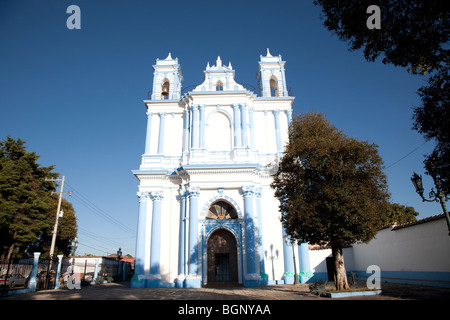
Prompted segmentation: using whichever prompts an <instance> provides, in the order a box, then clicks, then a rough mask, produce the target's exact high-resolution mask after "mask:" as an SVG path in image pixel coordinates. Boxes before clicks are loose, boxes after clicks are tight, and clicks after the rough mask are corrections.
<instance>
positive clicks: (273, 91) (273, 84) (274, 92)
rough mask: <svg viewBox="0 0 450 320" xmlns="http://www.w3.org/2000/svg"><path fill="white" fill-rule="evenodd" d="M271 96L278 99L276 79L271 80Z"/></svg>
mask: <svg viewBox="0 0 450 320" xmlns="http://www.w3.org/2000/svg"><path fill="white" fill-rule="evenodd" d="M270 96H271V97H278V96H279V95H278V80H277V78H275V77H272V78H270Z"/></svg>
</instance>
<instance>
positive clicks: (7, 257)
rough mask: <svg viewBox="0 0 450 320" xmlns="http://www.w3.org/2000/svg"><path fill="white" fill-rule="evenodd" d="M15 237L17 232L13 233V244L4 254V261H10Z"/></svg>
mask: <svg viewBox="0 0 450 320" xmlns="http://www.w3.org/2000/svg"><path fill="white" fill-rule="evenodd" d="M16 237H17V231H14V234H13V242H12V244H11V246H10V247H9V249H8V253H7V254H6V261H9V260H10V259H11V256H12V253H13V251H14V244H15V241H16Z"/></svg>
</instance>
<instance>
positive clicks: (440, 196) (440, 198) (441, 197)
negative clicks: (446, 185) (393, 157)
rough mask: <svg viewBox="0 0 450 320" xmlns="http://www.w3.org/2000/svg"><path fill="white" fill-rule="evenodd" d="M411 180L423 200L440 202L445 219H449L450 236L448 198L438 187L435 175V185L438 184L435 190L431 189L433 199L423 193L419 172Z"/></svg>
mask: <svg viewBox="0 0 450 320" xmlns="http://www.w3.org/2000/svg"><path fill="white" fill-rule="evenodd" d="M411 181H412V183H413V185H414V188H415V189H416V192H417V193H418V194H419V195H420V197H421V198H422V201H427V202H434V201H436V202H440V204H441V207H442V210H443V211H444V215H445V219H446V220H447V227H448V235H449V236H450V217H449V215H448V211H447V206H446V205H445V201H447V200H448V198H447V195H445V194H444V193H443V192H442V191H441V190H440V189H439V187H438V184H437V183H436V181H435V178H434V177H433V181H434V185H435V186H436V191H437V192H434V190H433V189H431V191H430V193H429V196H430V198H431V199H426V198H425V197H424V195H423V192H424V189H423V183H422V176H419V175H418V174H417V173H415V172H414V174H413V176H412V177H411Z"/></svg>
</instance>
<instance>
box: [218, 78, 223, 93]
mask: <svg viewBox="0 0 450 320" xmlns="http://www.w3.org/2000/svg"><path fill="white" fill-rule="evenodd" d="M216 91H223V83H222V81H220V80H219V81H217V83H216Z"/></svg>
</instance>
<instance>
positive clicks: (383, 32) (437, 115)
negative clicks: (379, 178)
mask: <svg viewBox="0 0 450 320" xmlns="http://www.w3.org/2000/svg"><path fill="white" fill-rule="evenodd" d="M314 3H315V4H316V5H319V6H321V7H322V12H323V14H324V26H325V27H326V28H328V30H330V31H333V32H335V33H336V34H337V35H338V37H339V38H340V39H341V40H343V41H346V42H348V44H349V46H350V48H351V49H352V50H359V49H362V50H363V53H364V57H365V58H366V59H367V60H368V61H375V60H376V59H377V58H381V59H382V62H383V63H385V64H393V65H394V66H399V67H404V68H407V70H408V71H409V72H410V73H411V74H419V75H426V76H427V79H428V84H427V85H424V86H422V87H421V88H419V90H418V94H419V96H420V98H421V100H422V104H421V106H418V107H417V106H416V107H415V108H414V114H413V119H414V123H413V128H414V129H415V130H417V131H418V132H419V133H421V134H422V135H423V136H424V137H425V138H426V139H427V140H434V141H435V142H436V146H435V149H434V151H433V152H432V153H431V154H430V155H428V156H427V157H426V158H425V160H424V164H425V168H426V170H427V173H428V174H430V175H431V174H434V175H435V177H436V178H437V179H436V180H437V181H436V183H437V184H438V186H437V187H438V188H439V189H440V190H441V191H443V192H444V193H446V194H449V193H450V180H449V177H450V164H449V162H448V159H449V157H450V133H449V132H450V130H449V129H448V128H449V127H450V105H449V101H450V84H449V80H450V47H449V40H450V6H449V5H448V1H445V0H433V1H423V0H398V1H390V0H378V1H375V2H374V1H369V0H352V1H347V0H316V1H314ZM370 5H377V6H378V7H379V8H380V13H381V14H380V18H381V26H380V27H381V28H380V29H369V28H367V27H366V20H367V19H368V17H369V15H370V14H368V13H367V8H368V7H369V6H370ZM431 168H432V169H431ZM432 170H434V172H432ZM433 178H434V177H433Z"/></svg>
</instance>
